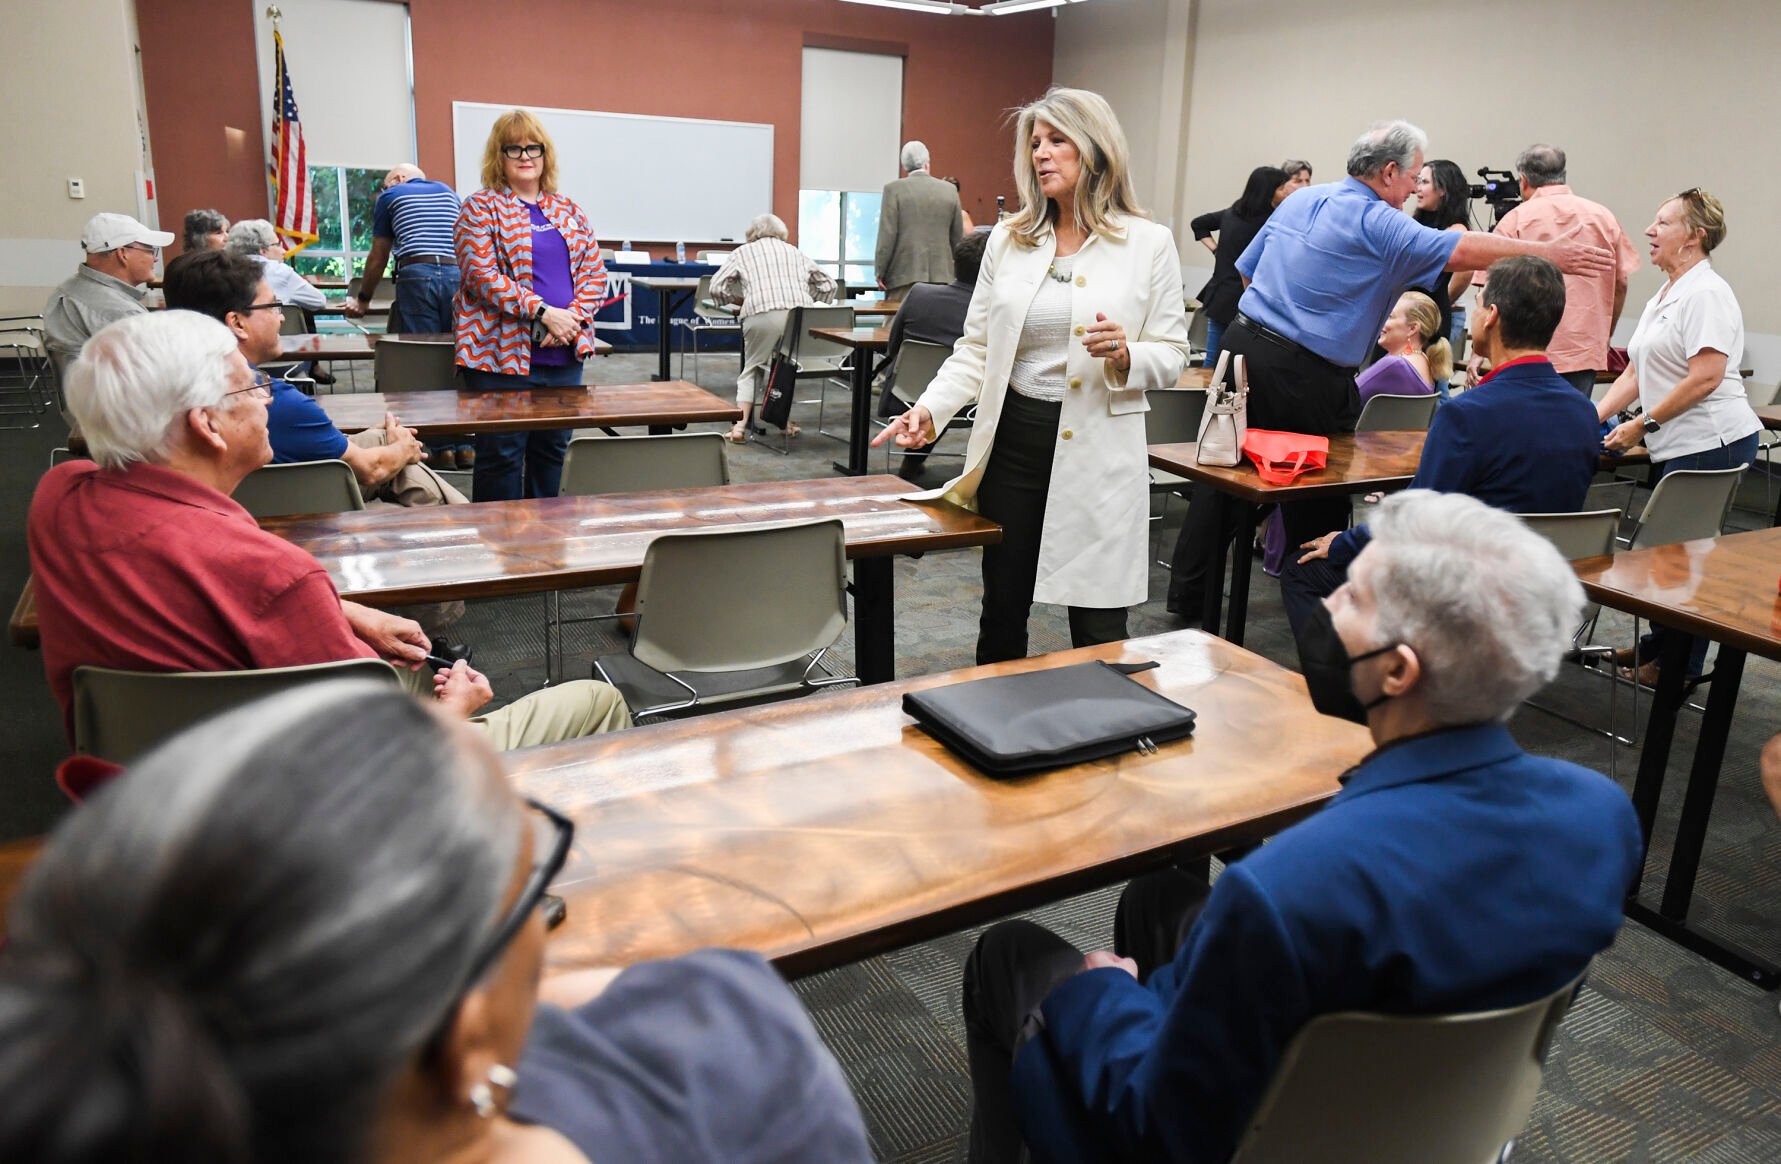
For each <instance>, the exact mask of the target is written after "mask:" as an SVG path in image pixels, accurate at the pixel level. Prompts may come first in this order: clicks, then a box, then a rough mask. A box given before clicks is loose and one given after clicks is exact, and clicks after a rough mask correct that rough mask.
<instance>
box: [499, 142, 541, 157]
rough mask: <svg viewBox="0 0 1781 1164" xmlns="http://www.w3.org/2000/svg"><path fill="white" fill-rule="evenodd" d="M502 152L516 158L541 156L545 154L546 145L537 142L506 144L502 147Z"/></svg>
mask: <svg viewBox="0 0 1781 1164" xmlns="http://www.w3.org/2000/svg"><path fill="white" fill-rule="evenodd" d="M501 152H502V153H503V154H505V155H507V156H508V157H510V158H514V159H516V160H517V159H519V158H541V157H543V156H544V147H543V146H541V145H539V144H538V143H536V142H533V143H532V144H531V145H504V146H502V147H501Z"/></svg>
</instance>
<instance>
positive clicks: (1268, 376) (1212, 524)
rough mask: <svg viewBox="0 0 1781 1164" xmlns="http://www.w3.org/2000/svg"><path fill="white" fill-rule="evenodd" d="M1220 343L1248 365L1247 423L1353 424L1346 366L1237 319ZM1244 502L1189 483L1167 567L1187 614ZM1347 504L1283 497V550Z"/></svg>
mask: <svg viewBox="0 0 1781 1164" xmlns="http://www.w3.org/2000/svg"><path fill="white" fill-rule="evenodd" d="M1222 343H1223V346H1224V347H1225V348H1226V349H1227V350H1228V351H1230V352H1231V353H1232V354H1233V355H1241V356H1244V357H1245V362H1246V363H1247V365H1248V369H1249V406H1248V419H1249V427H1250V428H1267V429H1275V430H1277V431H1280V432H1305V433H1314V434H1317V435H1320V436H1328V435H1329V434H1331V433H1337V432H1351V431H1353V429H1354V422H1355V421H1356V420H1357V419H1358V418H1359V416H1360V393H1359V391H1358V390H1357V389H1356V388H1355V386H1354V372H1353V370H1352V369H1348V368H1339V367H1337V366H1336V365H1334V364H1331V363H1329V362H1327V361H1325V360H1322V359H1319V358H1318V357H1317V356H1314V355H1312V354H1311V353H1310V352H1307V351H1305V350H1303V349H1297V350H1294V349H1291V348H1288V347H1286V346H1285V345H1283V344H1281V343H1279V342H1277V341H1275V340H1271V339H1268V338H1267V337H1266V336H1263V335H1261V334H1260V333H1258V332H1256V331H1255V330H1254V329H1252V328H1251V327H1250V326H1249V325H1248V324H1246V323H1244V322H1243V321H1242V320H1241V319H1239V320H1237V321H1236V322H1234V323H1232V324H1231V326H1230V327H1228V328H1226V329H1225V332H1224V336H1223V337H1222ZM1247 508H1248V507H1247V505H1246V503H1244V502H1241V501H1238V500H1236V499H1235V498H1233V497H1231V496H1229V495H1228V494H1224V493H1220V492H1219V491H1218V490H1216V489H1214V488H1212V487H1211V486H1210V485H1195V486H1194V488H1193V492H1192V494H1191V495H1190V502H1189V505H1188V509H1187V516H1186V517H1185V518H1183V519H1182V522H1181V534H1180V536H1179V537H1177V538H1176V539H1175V554H1174V557H1173V559H1172V560H1171V562H1170V567H1169V603H1170V606H1171V607H1173V608H1175V609H1177V610H1179V611H1180V612H1181V613H1182V614H1183V615H1184V616H1186V617H1187V618H1189V619H1195V618H1198V617H1199V612H1200V609H1201V603H1202V600H1203V599H1204V597H1205V588H1206V586H1207V585H1208V584H1210V585H1216V586H1222V585H1223V584H1224V580H1223V579H1211V580H1210V582H1209V581H1208V579H1207V577H1206V573H1207V570H1208V569H1209V567H1210V565H1211V562H1212V554H1213V550H1214V549H1215V547H1216V546H1217V545H1218V543H1219V541H1220V540H1221V539H1222V540H1223V541H1225V542H1229V541H1230V540H1231V538H1233V537H1234V536H1235V535H1236V532H1237V529H1238V528H1239V526H1240V525H1241V524H1242V521H1243V518H1244V514H1245V510H1246V509H1247ZM1348 512H1349V510H1348V499H1347V498H1346V497H1336V498H1332V499H1328V500H1317V501H1295V502H1293V503H1292V504H1290V505H1282V506H1281V507H1280V522H1281V525H1282V526H1283V528H1284V529H1285V532H1286V548H1287V552H1288V554H1293V551H1295V550H1297V548H1298V547H1299V546H1300V545H1301V544H1303V543H1305V542H1308V541H1310V540H1312V539H1313V538H1317V537H1321V536H1323V535H1324V534H1326V533H1329V532H1331V531H1332V530H1339V529H1342V528H1344V527H1345V526H1346V525H1347V524H1348ZM1236 552H1237V553H1240V554H1246V553H1248V552H1249V547H1248V546H1239V547H1237V549H1236ZM1294 556H1295V557H1296V554H1295V555H1294ZM1205 629H1206V630H1216V629H1217V628H1215V627H1206V628H1205Z"/></svg>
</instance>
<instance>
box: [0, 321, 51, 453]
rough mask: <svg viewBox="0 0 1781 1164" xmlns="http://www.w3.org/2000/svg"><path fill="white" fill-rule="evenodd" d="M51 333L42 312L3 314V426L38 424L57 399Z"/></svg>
mask: <svg viewBox="0 0 1781 1164" xmlns="http://www.w3.org/2000/svg"><path fill="white" fill-rule="evenodd" d="M54 376H55V373H54V371H53V370H52V369H51V368H50V361H49V336H48V333H47V332H46V331H45V330H44V325H43V317H42V316H40V315H20V316H10V317H6V318H0V428H19V429H24V428H36V427H37V426H38V425H40V424H42V423H43V414H44V413H45V412H47V411H49V406H50V405H51V404H52V403H53V402H54V396H53V394H52V393H53V389H52V385H53V383H54Z"/></svg>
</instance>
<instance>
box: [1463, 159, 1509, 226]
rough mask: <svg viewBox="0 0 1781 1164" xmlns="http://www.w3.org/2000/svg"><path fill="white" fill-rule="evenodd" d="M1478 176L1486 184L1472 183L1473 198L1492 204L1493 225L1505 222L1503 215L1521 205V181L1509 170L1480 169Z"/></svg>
mask: <svg viewBox="0 0 1781 1164" xmlns="http://www.w3.org/2000/svg"><path fill="white" fill-rule="evenodd" d="M1478 176H1479V177H1480V178H1483V179H1484V182H1483V184H1482V185H1481V184H1479V183H1477V182H1474V183H1472V186H1471V194H1472V197H1474V198H1482V199H1484V201H1486V202H1488V203H1490V208H1491V215H1492V217H1491V225H1492V226H1495V225H1496V224H1497V223H1499V222H1501V221H1503V215H1505V214H1507V213H1509V212H1510V211H1511V210H1514V209H1515V208H1516V207H1517V206H1520V205H1521V180H1520V179H1518V178H1517V177H1516V176H1515V175H1514V173H1513V172H1511V171H1509V170H1493V169H1491V168H1490V167H1489V166H1481V167H1479V169H1478Z"/></svg>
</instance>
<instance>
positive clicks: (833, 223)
mask: <svg viewBox="0 0 1781 1164" xmlns="http://www.w3.org/2000/svg"><path fill="white" fill-rule="evenodd" d="M883 201H884V192H883V191H882V190H872V191H864V190H800V191H798V246H799V248H800V249H801V250H803V252H804V253H805V254H807V255H809V256H810V258H811V260H812V261H814V262H815V263H816V265H817V266H819V267H821V268H822V269H823V270H825V271H827V272H828V273H829V274H831V275H835V276H837V277H838V278H840V279H841V280H842V281H843V282H847V283H871V282H873V281H874V279H875V277H876V272H875V270H874V268H873V263H874V261H875V258H874V254H873V252H874V251H875V250H876V249H877V247H878V210H879V206H880V204H881V203H882V202H883Z"/></svg>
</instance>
